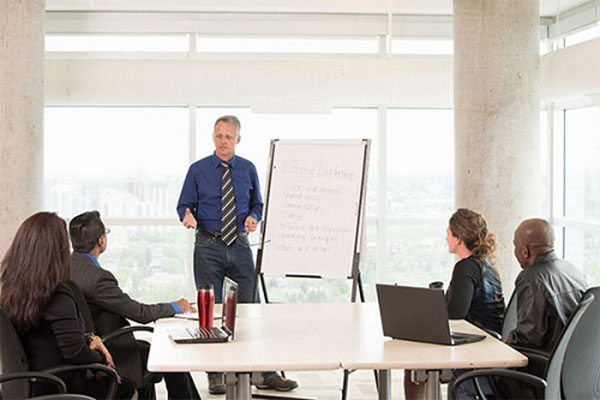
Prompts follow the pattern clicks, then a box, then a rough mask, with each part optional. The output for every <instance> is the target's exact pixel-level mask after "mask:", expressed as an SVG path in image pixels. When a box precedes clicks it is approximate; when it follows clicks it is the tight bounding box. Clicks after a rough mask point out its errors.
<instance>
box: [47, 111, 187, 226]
mask: <svg viewBox="0 0 600 400" xmlns="http://www.w3.org/2000/svg"><path fill="white" fill-rule="evenodd" d="M45 119H46V125H45V193H46V196H45V199H46V200H45V201H46V207H48V208H50V209H53V210H57V211H58V212H59V213H60V214H61V215H62V216H63V217H68V218H70V217H73V216H75V215H76V214H78V213H80V212H82V211H86V210H90V209H98V210H102V216H103V217H104V218H150V217H152V218H158V217H161V218H174V217H175V211H174V210H175V206H176V203H177V194H178V193H179V191H180V190H181V187H180V185H181V182H183V178H184V176H185V172H186V169H187V166H188V158H189V157H188V145H187V143H188V114H187V109H185V108H150V107H148V108H133V107H131V108H116V107H89V108H88V107H79V108H68V107H64V108H63V107H48V108H46V114H45Z"/></svg>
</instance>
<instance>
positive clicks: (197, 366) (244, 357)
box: [148, 318, 340, 372]
mask: <svg viewBox="0 0 600 400" xmlns="http://www.w3.org/2000/svg"><path fill="white" fill-rule="evenodd" d="M197 323H198V322H197V321H186V320H181V319H175V318H168V319H162V320H159V321H157V323H156V327H155V328H154V335H153V337H152V346H151V347H150V355H149V358H148V370H150V371H160V372H169V371H172V372H175V371H178V372H183V371H226V372H253V371H280V370H286V371H293V370H302V371H306V370H319V371H320V370H331V369H338V368H339V367H340V363H339V360H338V358H337V356H336V355H335V353H334V352H333V351H332V350H331V348H330V347H329V346H328V345H327V343H326V342H325V341H324V340H323V338H322V337H321V336H320V335H319V333H318V332H317V331H316V329H315V328H314V327H313V325H312V324H311V323H310V322H309V321H307V320H305V319H285V318H277V319H266V318H256V319H244V318H238V319H237V320H236V329H235V330H236V332H235V338H234V341H233V342H228V343H201V344H177V343H175V342H173V340H172V339H171V338H170V337H169V334H168V331H167V329H168V328H169V327H176V326H177V327H181V326H197Z"/></svg>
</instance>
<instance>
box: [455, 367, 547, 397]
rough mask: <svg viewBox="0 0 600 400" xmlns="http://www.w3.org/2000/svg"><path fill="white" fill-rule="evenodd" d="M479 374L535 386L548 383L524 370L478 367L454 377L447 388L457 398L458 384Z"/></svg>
mask: <svg viewBox="0 0 600 400" xmlns="http://www.w3.org/2000/svg"><path fill="white" fill-rule="evenodd" d="M481 376H492V377H493V376H496V377H503V378H509V379H514V380H518V381H521V382H524V383H527V384H529V385H532V386H535V387H538V388H546V386H548V384H547V383H546V381H545V380H543V379H542V378H538V377H537V376H535V375H531V374H527V373H525V372H519V371H513V370H510V369H499V368H492V369H480V370H476V371H471V372H466V373H464V374H461V375H460V376H459V377H458V378H456V380H455V381H454V382H451V383H450V386H449V388H448V390H451V391H452V393H453V394H454V398H455V399H457V398H458V386H460V385H461V384H462V383H463V382H464V381H467V380H469V379H473V378H477V377H481ZM482 398H483V399H484V400H485V396H483V397H482Z"/></svg>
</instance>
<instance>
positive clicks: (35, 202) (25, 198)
mask: <svg viewBox="0 0 600 400" xmlns="http://www.w3.org/2000/svg"><path fill="white" fill-rule="evenodd" d="M44 12H45V1H44V0H21V1H19V0H3V1H0V146H1V151H0V258H4V254H5V253H6V250H7V249H8V246H9V245H10V243H11V241H12V238H13V237H14V234H15V232H16V230H17V228H18V227H19V225H20V224H21V222H23V220H24V219H25V218H27V217H28V216H30V215H31V214H32V213H34V212H36V211H39V210H40V209H41V207H42V190H43V187H42V185H43V120H44V118H43V116H44V86H43V80H44Z"/></svg>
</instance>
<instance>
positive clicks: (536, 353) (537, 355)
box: [511, 346, 550, 363]
mask: <svg viewBox="0 0 600 400" xmlns="http://www.w3.org/2000/svg"><path fill="white" fill-rule="evenodd" d="M511 347H512V348H513V349H515V350H517V351H518V352H519V353H523V354H524V355H526V356H527V358H530V359H533V360H535V361H540V362H544V363H548V362H549V361H550V355H549V354H548V353H546V352H544V351H542V350H537V349H530V348H527V347H521V346H511Z"/></svg>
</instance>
